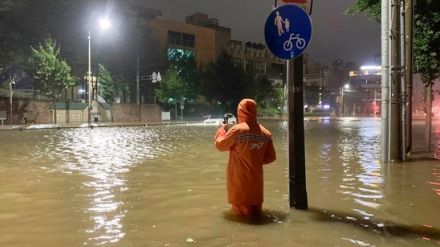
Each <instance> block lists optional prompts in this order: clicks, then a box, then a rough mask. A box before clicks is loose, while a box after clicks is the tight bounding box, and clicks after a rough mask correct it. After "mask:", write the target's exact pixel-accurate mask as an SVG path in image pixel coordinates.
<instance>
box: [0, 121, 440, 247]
mask: <svg viewBox="0 0 440 247" xmlns="http://www.w3.org/2000/svg"><path fill="white" fill-rule="evenodd" d="M264 124H265V125H266V127H267V128H268V129H270V130H271V131H272V133H273V139H274V143H275V148H276V151H277V156H278V159H277V161H276V162H274V163H273V164H270V165H267V166H265V203H264V205H263V210H264V215H263V218H262V219H260V220H258V221H253V222H246V221H242V220H239V219H237V218H235V217H234V216H232V215H231V212H230V209H229V205H228V203H227V201H226V192H225V171H226V162H227V153H224V152H218V151H217V150H216V149H215V148H214V146H213V135H214V132H215V127H212V126H211V127H208V126H154V127H127V128H118V127H112V128H94V129H88V128H79V129H61V130H31V131H23V132H19V131H2V132H0V202H1V203H0V246H7V247H18V246H20V247H21V246H32V247H43V246H44V247H47V246H123V247H129V246H203V247H204V246H234V247H235V246H317V247H319V246H439V245H440V230H439V229H440V214H439V211H438V209H439V207H440V162H439V161H438V160H428V159H424V160H417V161H410V162H406V163H391V164H381V162H380V122H379V120H375V119H364V120H361V121H330V120H324V121H309V122H307V121H306V122H305V139H306V166H307V192H308V199H309V207H310V208H309V210H308V211H300V210H295V209H290V208H289V207H288V196H287V195H288V186H287V185H288V179H287V173H288V171H287V133H286V132H287V125H286V123H285V122H275V121H274V122H266V123H264ZM420 128H421V127H420V126H417V125H416V126H415V132H417V131H420ZM433 132H434V138H433V144H434V149H435V150H439V149H440V124H436V125H434V127H433ZM417 133H418V132H417ZM414 139H415V141H416V142H420V141H421V140H420V139H422V138H419V139H417V138H414Z"/></svg>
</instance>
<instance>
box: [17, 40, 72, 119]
mask: <svg viewBox="0 0 440 247" xmlns="http://www.w3.org/2000/svg"><path fill="white" fill-rule="evenodd" d="M31 50H32V56H31V57H30V58H29V60H28V61H27V64H26V65H25V70H26V72H27V73H28V74H29V75H30V76H31V77H32V79H33V80H34V88H36V89H39V90H40V91H41V92H42V93H45V94H46V95H47V96H48V97H49V98H51V99H52V100H53V101H54V103H55V104H54V105H56V101H57V99H59V98H60V97H61V94H62V92H63V90H64V89H68V88H71V87H73V86H74V85H75V78H74V77H73V76H72V75H71V68H70V66H69V64H67V62H66V61H65V60H63V59H62V58H61V57H60V48H59V47H57V45H56V42H55V41H54V40H53V39H51V38H48V39H46V40H45V41H44V43H43V44H40V45H39V46H38V47H37V48H33V47H31ZM55 121H56V108H55Z"/></svg>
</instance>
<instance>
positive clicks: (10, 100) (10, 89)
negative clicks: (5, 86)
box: [9, 78, 15, 125]
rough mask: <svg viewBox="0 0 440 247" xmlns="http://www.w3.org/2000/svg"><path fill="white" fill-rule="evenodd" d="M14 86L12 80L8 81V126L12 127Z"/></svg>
mask: <svg viewBox="0 0 440 247" xmlns="http://www.w3.org/2000/svg"><path fill="white" fill-rule="evenodd" d="M14 85H15V80H14V78H11V79H10V80H9V106H10V109H9V124H11V125H12V95H13V94H14V91H13V90H12V89H13V88H12V87H13V86H14Z"/></svg>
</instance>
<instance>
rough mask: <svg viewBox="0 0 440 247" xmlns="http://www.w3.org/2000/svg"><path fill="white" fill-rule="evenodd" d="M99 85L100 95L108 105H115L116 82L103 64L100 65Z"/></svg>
mask: <svg viewBox="0 0 440 247" xmlns="http://www.w3.org/2000/svg"><path fill="white" fill-rule="evenodd" d="M97 82H98V85H99V86H100V93H101V95H102V97H103V98H104V100H105V101H106V102H107V103H110V104H111V103H113V101H114V98H115V81H114V80H113V78H112V75H111V74H110V72H109V71H108V70H107V69H106V68H105V67H104V65H102V64H98V80H97Z"/></svg>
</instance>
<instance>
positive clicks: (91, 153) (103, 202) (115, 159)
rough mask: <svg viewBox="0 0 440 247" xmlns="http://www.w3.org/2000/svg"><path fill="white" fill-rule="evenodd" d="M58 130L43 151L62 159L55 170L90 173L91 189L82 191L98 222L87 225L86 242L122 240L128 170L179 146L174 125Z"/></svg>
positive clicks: (87, 185)
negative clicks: (169, 128)
mask: <svg viewBox="0 0 440 247" xmlns="http://www.w3.org/2000/svg"><path fill="white" fill-rule="evenodd" d="M58 134H59V135H55V136H46V137H47V138H49V141H50V142H49V145H46V147H45V148H44V149H42V150H41V152H42V153H41V154H40V155H46V154H50V156H51V158H53V159H56V160H58V162H56V165H55V167H54V169H56V170H59V171H61V172H63V173H72V172H76V173H79V174H82V175H86V176H88V177H89V179H88V181H86V182H84V186H85V188H84V190H86V191H88V192H87V194H85V195H80V196H85V197H87V198H89V201H90V205H89V207H88V208H87V209H84V214H85V215H88V217H89V219H91V220H93V222H94V223H95V224H94V226H93V227H91V228H90V229H87V230H86V232H87V233H89V235H90V237H89V238H88V241H86V242H85V244H87V243H91V244H98V245H99V244H105V243H112V242H117V241H119V240H120V239H121V238H123V237H124V235H125V233H124V231H123V225H122V219H123V218H124V216H125V214H126V212H127V210H126V209H123V208H122V206H123V204H124V201H123V200H122V198H121V194H122V193H123V192H124V191H126V190H127V186H126V182H127V181H126V179H125V178H124V173H126V172H128V171H129V170H130V168H131V167H132V166H134V165H135V164H138V163H140V162H141V161H143V160H145V159H154V158H155V157H158V156H161V155H166V154H167V153H169V152H172V150H173V149H175V148H178V147H179V145H173V144H171V143H172V142H171V141H170V139H175V138H178V136H177V137H176V135H175V133H174V131H166V130H164V129H162V130H158V129H147V128H119V129H117V128H99V129H71V130H64V131H61V132H58ZM177 143H178V142H177ZM37 155H38V154H37ZM85 220H86V221H88V220H87V219H85Z"/></svg>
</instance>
